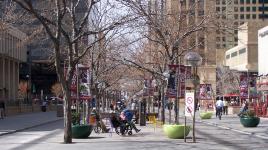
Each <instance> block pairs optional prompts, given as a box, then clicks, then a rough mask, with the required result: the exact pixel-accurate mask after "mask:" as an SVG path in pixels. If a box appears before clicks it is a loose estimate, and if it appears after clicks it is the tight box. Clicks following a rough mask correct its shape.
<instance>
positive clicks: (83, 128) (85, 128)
mask: <svg viewBox="0 0 268 150" xmlns="http://www.w3.org/2000/svg"><path fill="white" fill-rule="evenodd" d="M92 130H93V126H92V125H73V126H72V137H73V138H88V136H89V135H90V134H91V132H92Z"/></svg>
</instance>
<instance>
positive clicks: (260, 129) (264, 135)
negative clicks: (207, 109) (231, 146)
mask: <svg viewBox="0 0 268 150" xmlns="http://www.w3.org/2000/svg"><path fill="white" fill-rule="evenodd" d="M196 116H197V120H196V121H198V122H202V123H205V124H208V125H212V126H217V127H219V128H222V129H228V130H231V131H234V132H239V133H242V134H247V135H252V136H255V137H258V138H261V139H266V140H267V139H268V118H262V117H260V124H259V125H258V126H257V127H251V128H246V127H244V126H243V125H241V123H240V120H239V117H238V116H237V115H223V116H222V119H221V120H219V119H218V118H216V116H215V115H213V116H212V118H211V119H203V120H201V119H200V117H199V113H198V112H197V113H196Z"/></svg>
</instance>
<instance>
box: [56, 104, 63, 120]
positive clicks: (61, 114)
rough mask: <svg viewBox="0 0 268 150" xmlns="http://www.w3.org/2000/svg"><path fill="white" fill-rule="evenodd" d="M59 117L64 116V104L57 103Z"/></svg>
mask: <svg viewBox="0 0 268 150" xmlns="http://www.w3.org/2000/svg"><path fill="white" fill-rule="evenodd" d="M57 117H63V105H62V104H57Z"/></svg>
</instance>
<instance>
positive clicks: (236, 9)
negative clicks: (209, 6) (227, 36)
mask: <svg viewBox="0 0 268 150" xmlns="http://www.w3.org/2000/svg"><path fill="white" fill-rule="evenodd" d="M216 11H217V12H220V11H222V12H224V11H226V7H216ZM258 11H260V12H262V11H268V6H265V7H262V6H260V7H258ZM234 12H238V7H234ZM240 12H257V7H256V6H252V7H240Z"/></svg>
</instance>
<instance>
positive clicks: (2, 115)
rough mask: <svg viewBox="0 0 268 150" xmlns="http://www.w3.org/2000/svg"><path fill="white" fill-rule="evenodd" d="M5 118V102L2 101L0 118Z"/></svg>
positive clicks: (0, 103)
mask: <svg viewBox="0 0 268 150" xmlns="http://www.w3.org/2000/svg"><path fill="white" fill-rule="evenodd" d="M4 116H5V102H4V101H3V100H0V118H1V119H4Z"/></svg>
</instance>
